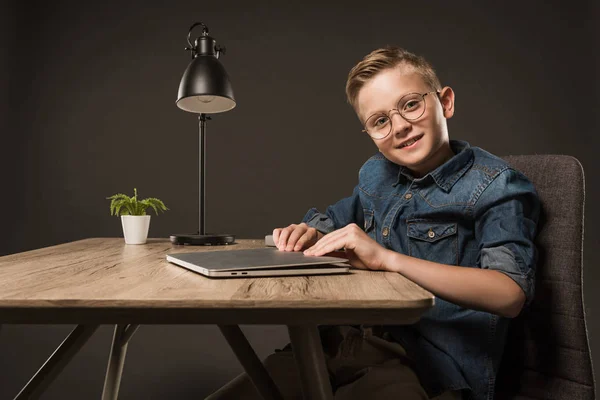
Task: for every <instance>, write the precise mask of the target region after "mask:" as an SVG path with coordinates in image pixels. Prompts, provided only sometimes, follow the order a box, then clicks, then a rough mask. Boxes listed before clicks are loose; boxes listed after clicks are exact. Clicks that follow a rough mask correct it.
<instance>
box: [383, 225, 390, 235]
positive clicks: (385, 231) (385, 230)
mask: <svg viewBox="0 0 600 400" xmlns="http://www.w3.org/2000/svg"><path fill="white" fill-rule="evenodd" d="M382 233H383V236H387V235H389V234H390V228H388V227H387V226H386V227H385V228H383V232H382Z"/></svg>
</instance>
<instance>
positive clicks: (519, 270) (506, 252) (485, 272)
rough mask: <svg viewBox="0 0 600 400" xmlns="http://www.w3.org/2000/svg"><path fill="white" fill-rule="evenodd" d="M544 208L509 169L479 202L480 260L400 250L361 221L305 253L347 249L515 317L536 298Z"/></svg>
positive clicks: (359, 258) (436, 290) (357, 258)
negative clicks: (432, 257) (444, 259)
mask: <svg viewBox="0 0 600 400" xmlns="http://www.w3.org/2000/svg"><path fill="white" fill-rule="evenodd" d="M539 209H540V206H539V200H538V197H537V194H536V192H535V189H534V188H533V186H532V185H531V183H530V182H529V181H528V180H527V179H526V178H525V177H524V176H523V175H521V174H519V173H517V172H515V171H512V170H506V171H504V172H503V173H501V174H500V175H499V176H498V177H496V180H495V181H494V182H492V183H491V184H490V185H489V186H488V187H487V189H486V190H485V191H484V192H483V193H482V195H481V196H480V198H479V200H478V201H477V203H476V205H475V210H474V213H475V215H474V217H475V227H474V228H475V236H476V239H477V242H478V243H479V257H478V258H479V260H478V262H477V265H474V266H472V267H465V266H454V265H445V264H439V263H435V262H431V261H427V260H421V259H418V258H414V257H410V256H407V255H404V254H400V253H397V252H395V251H393V250H389V249H386V248H384V247H382V246H381V245H379V244H378V243H376V242H375V241H374V240H373V239H371V238H370V237H369V236H368V235H367V234H366V233H364V232H363V231H362V230H361V228H360V227H359V226H357V225H355V224H350V225H347V226H345V227H344V228H341V229H338V230H336V231H335V232H334V233H332V234H330V235H327V236H326V237H324V238H323V239H322V240H320V241H319V242H318V243H316V244H315V245H314V246H313V247H311V248H310V249H308V250H307V251H305V254H307V255H315V256H320V255H323V254H327V253H329V252H331V251H334V250H336V249H340V248H345V249H346V255H347V256H348V257H349V259H350V263H351V264H352V265H353V266H355V267H358V268H369V269H375V270H387V271H393V272H398V273H400V274H402V275H404V276H406V277H407V278H409V279H410V280H412V281H413V282H416V283H417V284H419V285H420V286H422V287H424V288H425V289H427V290H429V291H430V292H432V293H433V294H434V295H436V296H438V297H440V298H443V299H445V300H447V301H450V302H452V303H455V304H458V305H461V306H463V307H465V308H470V309H475V310H482V311H487V312H490V313H494V314H498V315H502V316H505V317H515V316H517V315H518V314H519V312H520V311H521V309H522V307H523V305H524V304H527V303H529V302H530V301H531V299H532V298H533V290H534V276H535V262H536V257H537V255H536V249H535V245H534V243H533V240H534V237H535V234H536V227H537V221H538V218H539Z"/></svg>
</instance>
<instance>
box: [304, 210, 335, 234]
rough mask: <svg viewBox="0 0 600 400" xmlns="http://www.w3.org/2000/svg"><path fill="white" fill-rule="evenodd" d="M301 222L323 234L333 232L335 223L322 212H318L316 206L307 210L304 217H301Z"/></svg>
mask: <svg viewBox="0 0 600 400" xmlns="http://www.w3.org/2000/svg"><path fill="white" fill-rule="evenodd" d="M302 222H304V223H306V225H308V226H310V227H311V228H315V229H316V230H318V231H319V232H321V233H324V234H327V233H330V232H333V231H334V230H335V225H334V224H333V221H332V220H331V218H329V217H328V216H327V215H325V214H323V213H320V212H319V210H317V209H316V208H311V209H310V210H308V212H307V213H306V215H305V216H304V218H302Z"/></svg>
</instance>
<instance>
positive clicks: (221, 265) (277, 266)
mask: <svg viewBox="0 0 600 400" xmlns="http://www.w3.org/2000/svg"><path fill="white" fill-rule="evenodd" d="M167 261H169V262H171V263H173V264H176V265H179V266H181V267H184V268H187V269H190V270H192V271H195V272H198V273H201V274H203V275H206V276H215V277H234V276H242V275H243V276H279V275H314V274H328V273H329V274H330V273H344V272H348V265H344V264H343V263H344V262H345V261H348V260H347V259H345V258H339V257H328V256H324V257H314V256H305V255H304V254H303V253H302V252H285V251H279V250H277V249H276V248H262V249H249V250H225V251H211V252H195V253H177V254H167Z"/></svg>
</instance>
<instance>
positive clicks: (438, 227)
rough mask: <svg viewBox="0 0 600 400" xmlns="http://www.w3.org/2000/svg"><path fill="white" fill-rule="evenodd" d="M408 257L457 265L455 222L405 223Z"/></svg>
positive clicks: (423, 221)
mask: <svg viewBox="0 0 600 400" xmlns="http://www.w3.org/2000/svg"><path fill="white" fill-rule="evenodd" d="M407 224H408V227H407V235H408V255H409V256H412V257H417V258H421V259H423V260H429V261H433V262H437V263H441V264H448V265H458V227H457V224H456V223H455V222H438V221H426V220H412V221H410V220H409V221H407Z"/></svg>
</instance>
